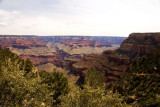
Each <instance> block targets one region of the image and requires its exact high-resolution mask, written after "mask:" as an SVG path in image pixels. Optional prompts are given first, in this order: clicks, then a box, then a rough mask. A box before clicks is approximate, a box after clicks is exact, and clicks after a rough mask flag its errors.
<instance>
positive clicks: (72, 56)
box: [0, 35, 126, 72]
mask: <svg viewBox="0 0 160 107" xmlns="http://www.w3.org/2000/svg"><path fill="white" fill-rule="evenodd" d="M124 39H126V37H107V36H35V35H0V47H2V48H4V49H9V50H11V51H12V52H14V53H16V54H17V55H19V56H20V57H21V58H23V59H25V60H26V59H27V58H29V59H30V60H31V61H32V62H33V64H34V65H35V66H36V67H37V68H38V70H40V71H41V70H48V72H52V71H53V70H54V69H57V68H62V69H63V68H69V65H70V63H72V62H74V61H78V60H79V59H81V58H83V57H84V56H86V55H89V54H90V55H93V54H101V53H102V52H103V51H105V50H114V49H117V48H118V47H119V46H120V43H121V42H122V41H123V40H124ZM48 66H49V67H50V68H52V69H48Z"/></svg>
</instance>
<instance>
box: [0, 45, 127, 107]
mask: <svg viewBox="0 0 160 107" xmlns="http://www.w3.org/2000/svg"><path fill="white" fill-rule="evenodd" d="M87 74H88V75H87V76H86V79H85V84H84V85H83V86H82V87H81V88H80V87H79V86H74V87H71V89H69V86H68V81H67V78H66V77H64V76H63V74H62V73H59V72H52V73H48V72H46V71H42V72H37V70H36V68H35V67H34V65H33V64H32V62H31V61H30V60H29V59H27V60H26V61H24V60H23V59H21V58H20V57H18V56H17V55H16V54H14V53H12V52H10V51H9V50H4V49H1V48H0V106H11V107H14V106H26V107H28V106H33V107H34V106H37V107H40V106H42V107H43V106H47V107H52V106H60V107H96V106H97V107H105V106H109V107H112V106H124V105H125V104H122V103H121V101H122V99H121V97H120V95H119V94H118V93H115V94H113V93H112V92H110V91H108V90H105V86H104V82H103V80H102V79H103V77H102V75H101V74H100V73H99V72H98V71H96V70H95V69H90V70H89V71H88V73H87ZM95 76H96V77H98V78H95Z"/></svg>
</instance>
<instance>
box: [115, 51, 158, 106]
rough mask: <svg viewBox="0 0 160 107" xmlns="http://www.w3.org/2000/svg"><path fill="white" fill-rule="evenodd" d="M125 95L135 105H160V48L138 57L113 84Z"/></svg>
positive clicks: (127, 100) (125, 98)
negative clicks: (128, 69)
mask: <svg viewBox="0 0 160 107" xmlns="http://www.w3.org/2000/svg"><path fill="white" fill-rule="evenodd" d="M113 90H117V91H118V92H119V93H121V95H122V96H124V101H126V102H127V103H128V104H130V105H133V106H140V107H159V106H160V49H156V50H155V51H153V52H152V53H151V54H149V55H146V56H143V57H140V58H137V59H136V60H135V61H134V62H133V63H132V64H131V70H130V71H128V72H127V73H126V74H125V75H124V76H123V77H122V79H121V80H119V81H117V82H116V83H115V84H114V85H113Z"/></svg>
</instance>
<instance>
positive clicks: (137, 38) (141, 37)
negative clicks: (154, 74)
mask: <svg viewBox="0 0 160 107" xmlns="http://www.w3.org/2000/svg"><path fill="white" fill-rule="evenodd" d="M157 47H160V33H132V34H130V35H129V37H128V38H127V39H126V40H124V41H123V42H122V44H121V45H120V48H119V50H118V51H119V52H120V53H121V54H126V55H127V56H129V57H130V58H135V57H137V56H143V55H145V54H149V53H150V52H151V51H152V50H154V49H155V48H157Z"/></svg>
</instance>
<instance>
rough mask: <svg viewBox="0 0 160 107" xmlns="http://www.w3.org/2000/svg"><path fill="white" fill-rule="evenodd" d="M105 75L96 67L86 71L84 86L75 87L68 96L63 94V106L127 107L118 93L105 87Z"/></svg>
mask: <svg viewBox="0 0 160 107" xmlns="http://www.w3.org/2000/svg"><path fill="white" fill-rule="evenodd" d="M103 78H104V77H103V75H102V74H101V73H100V72H98V71H97V70H96V69H94V68H90V69H89V70H88V71H87V72H86V77H85V84H84V85H83V88H82V89H81V88H79V87H74V90H73V91H71V92H70V93H69V94H68V95H67V96H62V98H61V100H62V103H61V105H60V106H62V107H125V106H126V104H125V103H122V98H121V96H120V94H118V93H114V94H113V93H112V92H111V91H110V90H106V89H105V83H104V81H103Z"/></svg>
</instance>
